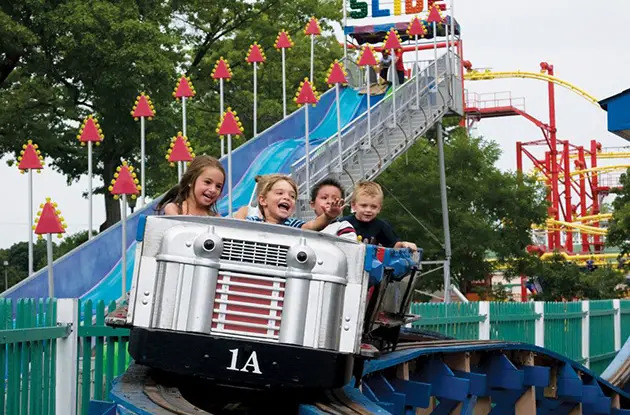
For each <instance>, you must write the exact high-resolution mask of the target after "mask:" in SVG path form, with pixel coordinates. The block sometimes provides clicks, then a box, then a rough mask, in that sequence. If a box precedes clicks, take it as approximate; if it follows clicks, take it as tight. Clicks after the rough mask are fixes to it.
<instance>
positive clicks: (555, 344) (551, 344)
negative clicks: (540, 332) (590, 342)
mask: <svg viewBox="0 0 630 415" xmlns="http://www.w3.org/2000/svg"><path fill="white" fill-rule="evenodd" d="M583 316H584V313H583V312H582V303H579V302H572V303H567V302H565V303H547V302H546V303H545V347H546V348H547V349H550V350H552V351H554V352H556V353H559V354H561V355H563V356H567V357H568V358H570V359H572V360H575V361H576V362H580V363H583V362H584V359H583V358H582V317H583Z"/></svg>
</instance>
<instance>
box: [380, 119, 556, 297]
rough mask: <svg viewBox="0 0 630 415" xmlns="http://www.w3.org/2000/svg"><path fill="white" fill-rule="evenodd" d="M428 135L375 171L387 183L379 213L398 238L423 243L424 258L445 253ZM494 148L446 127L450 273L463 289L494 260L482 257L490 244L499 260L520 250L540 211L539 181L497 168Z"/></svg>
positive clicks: (436, 278)
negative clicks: (403, 154)
mask: <svg viewBox="0 0 630 415" xmlns="http://www.w3.org/2000/svg"><path fill="white" fill-rule="evenodd" d="M451 122H452V120H451ZM428 139H429V140H428V141H427V140H421V141H420V142H418V143H417V144H416V145H414V146H413V147H412V148H411V149H410V150H409V152H408V154H407V156H406V157H401V158H400V159H398V160H396V161H395V162H394V163H393V164H392V166H391V167H390V168H389V169H388V170H387V171H386V172H385V173H384V174H383V175H382V176H381V177H380V178H379V182H380V183H381V184H382V185H383V186H384V187H385V203H384V208H383V212H382V216H383V217H385V218H387V219H388V220H390V221H391V222H392V224H393V226H394V229H395V230H396V232H397V233H398V234H399V236H400V237H401V238H402V239H404V240H410V241H414V242H416V243H417V244H418V246H420V247H422V248H424V253H425V257H426V258H428V259H443V258H444V248H443V242H442V241H443V236H442V235H443V234H442V216H441V213H440V212H441V210H440V187H439V171H438V156H437V148H436V147H437V146H435V145H434V144H433V143H434V136H433V135H431V136H429V137H428ZM499 154H500V151H499V148H498V146H497V145H496V143H493V142H489V141H486V140H483V139H481V138H471V137H468V136H467V134H466V131H465V130H464V129H463V128H460V127H454V126H453V127H450V132H449V134H448V139H447V140H446V142H445V165H446V172H447V186H448V206H449V219H450V229H451V241H452V250H453V257H452V265H451V275H452V277H453V279H454V280H455V281H456V282H457V283H458V284H459V286H460V288H461V289H464V290H467V289H468V284H467V283H468V282H469V281H474V280H483V279H484V278H485V277H486V276H487V275H489V274H490V273H491V272H492V270H493V268H494V266H495V265H494V263H491V262H489V261H486V257H487V254H488V252H489V251H492V252H494V253H496V255H497V257H498V259H499V262H502V261H504V260H506V259H507V258H513V257H520V256H523V254H524V252H525V247H526V246H527V245H528V244H529V243H530V236H529V231H530V227H531V224H532V223H540V222H542V220H544V217H545V214H546V202H545V201H544V191H543V189H542V187H540V186H539V185H537V184H536V183H534V182H533V181H532V180H529V179H528V178H518V177H516V175H515V174H512V173H504V172H501V171H500V170H499V169H498V168H496V167H495V166H494V164H495V163H496V161H497V160H498V157H499ZM392 195H393V196H392ZM394 196H395V197H396V198H397V199H398V200H400V202H401V203H402V204H403V205H404V206H406V207H407V208H408V209H409V211H411V213H412V214H413V216H415V218H414V217H413V216H412V215H410V214H408V213H407V212H406V211H405V210H404V209H403V208H402V206H401V205H400V204H399V203H398V202H397V201H396V200H395V199H394ZM416 218H417V220H416ZM418 221H419V222H421V223H422V225H420V224H419V223H418ZM423 283H424V284H425V286H426V287H427V288H428V289H439V288H440V286H441V284H442V277H441V275H439V273H433V274H429V275H428V276H427V277H426V278H425V279H424V280H423Z"/></svg>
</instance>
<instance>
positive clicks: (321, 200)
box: [311, 185, 341, 216]
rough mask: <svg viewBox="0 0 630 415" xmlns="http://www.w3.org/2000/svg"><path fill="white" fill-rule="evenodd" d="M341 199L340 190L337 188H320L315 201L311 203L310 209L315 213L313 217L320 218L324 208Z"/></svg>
mask: <svg viewBox="0 0 630 415" xmlns="http://www.w3.org/2000/svg"><path fill="white" fill-rule="evenodd" d="M339 199H341V190H339V188H338V187H337V186H330V185H327V186H322V187H320V189H319V191H318V192H317V196H316V197H315V200H314V201H312V202H311V209H313V211H314V212H315V215H317V216H321V215H323V214H324V208H325V207H328V206H330V205H331V203H332V202H333V201H336V200H339Z"/></svg>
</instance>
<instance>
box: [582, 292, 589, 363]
mask: <svg viewBox="0 0 630 415" xmlns="http://www.w3.org/2000/svg"><path fill="white" fill-rule="evenodd" d="M590 309H591V307H590V303H589V302H588V301H582V312H584V313H585V314H584V315H583V316H582V359H584V366H586V367H590V365H591V362H590V354H591V350H590V349H591V348H590V340H591V313H590Z"/></svg>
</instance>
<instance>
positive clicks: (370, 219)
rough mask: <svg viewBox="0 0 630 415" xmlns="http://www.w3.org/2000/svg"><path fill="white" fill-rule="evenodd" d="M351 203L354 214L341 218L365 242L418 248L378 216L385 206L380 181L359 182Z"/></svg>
mask: <svg viewBox="0 0 630 415" xmlns="http://www.w3.org/2000/svg"><path fill="white" fill-rule="evenodd" d="M350 205H351V207H352V210H353V211H354V214H353V215H349V216H346V217H344V218H342V219H341V220H346V221H348V222H350V224H351V225H352V226H353V227H354V229H355V230H356V232H357V235H358V236H360V237H361V240H362V241H363V242H366V243H370V244H374V245H382V246H384V247H386V248H409V249H411V250H412V251H417V250H418V248H417V247H416V244H414V243H413V242H405V241H401V240H400V238H399V237H398V235H396V233H395V232H394V230H393V229H392V226H391V225H390V224H389V223H388V222H386V221H384V220H382V219H379V218H377V217H376V216H377V215H378V214H379V213H380V211H381V208H382V207H383V190H382V189H381V186H380V185H379V184H378V183H375V182H368V181H364V182H359V183H358V184H357V185H356V186H355V188H354V193H353V194H352V201H351V202H350Z"/></svg>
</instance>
